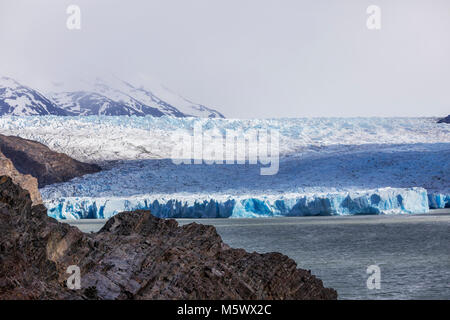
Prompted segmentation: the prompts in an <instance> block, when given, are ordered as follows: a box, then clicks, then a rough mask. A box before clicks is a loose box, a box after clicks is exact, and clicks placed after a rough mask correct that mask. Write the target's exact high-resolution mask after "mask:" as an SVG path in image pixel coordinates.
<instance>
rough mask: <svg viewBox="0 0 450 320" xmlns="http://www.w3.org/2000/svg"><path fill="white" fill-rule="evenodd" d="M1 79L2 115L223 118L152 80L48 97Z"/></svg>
mask: <svg viewBox="0 0 450 320" xmlns="http://www.w3.org/2000/svg"><path fill="white" fill-rule="evenodd" d="M1 79H2V80H1V81H0V108H1V109H0V115H5V114H9V115H49V114H52V115H72V116H77V115H81V116H89V115H108V116H122V115H127V116H146V115H151V116H154V117H161V116H164V115H168V116H173V117H202V118H224V116H223V115H222V114H221V113H219V112H218V111H215V110H213V109H210V108H207V107H205V106H203V105H200V104H196V103H193V102H191V101H189V100H187V99H185V98H183V97H181V96H179V95H177V94H175V93H173V92H171V91H169V90H168V89H166V88H164V87H163V86H161V85H159V84H158V83H157V82H156V81H150V80H148V79H149V78H146V79H147V80H146V82H145V83H144V84H142V83H140V84H139V85H132V84H131V83H130V82H127V81H124V80H121V79H119V78H116V77H114V76H107V77H102V78H95V79H91V78H87V79H82V80H77V81H72V82H71V83H70V84H67V83H57V84H53V85H52V86H51V87H50V88H48V87H47V88H46V89H45V91H46V94H45V96H44V95H43V94H41V93H39V92H38V91H36V90H34V89H31V88H29V87H26V86H23V85H21V84H19V83H18V82H16V81H15V80H12V79H10V78H1ZM136 83H139V82H136ZM40 91H41V92H43V90H40ZM47 97H48V98H47Z"/></svg>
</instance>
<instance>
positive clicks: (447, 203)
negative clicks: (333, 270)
mask: <svg viewBox="0 0 450 320" xmlns="http://www.w3.org/2000/svg"><path fill="white" fill-rule="evenodd" d="M428 202H429V204H430V209H443V208H450V194H441V193H429V194H428Z"/></svg>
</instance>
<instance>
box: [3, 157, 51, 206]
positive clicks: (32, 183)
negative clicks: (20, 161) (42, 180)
mask: <svg viewBox="0 0 450 320" xmlns="http://www.w3.org/2000/svg"><path fill="white" fill-rule="evenodd" d="M3 175H6V176H9V177H11V178H12V180H13V181H14V183H16V184H18V185H20V186H21V187H22V188H23V189H25V190H27V191H28V192H29V193H30V197H31V200H32V201H33V204H34V205H37V204H41V203H42V199H41V194H40V193H39V190H38V181H37V179H36V178H34V177H32V176H31V175H29V174H26V175H24V174H21V173H20V172H18V171H17V170H16V168H15V167H14V165H13V164H12V162H11V160H9V159H8V158H6V157H5V156H4V155H3V154H2V153H1V151H0V176H3Z"/></svg>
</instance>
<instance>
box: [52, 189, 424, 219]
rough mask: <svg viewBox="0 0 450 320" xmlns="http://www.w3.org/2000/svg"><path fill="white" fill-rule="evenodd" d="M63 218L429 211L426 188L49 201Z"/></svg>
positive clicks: (58, 216) (227, 216)
mask: <svg viewBox="0 0 450 320" xmlns="http://www.w3.org/2000/svg"><path fill="white" fill-rule="evenodd" d="M45 204H46V206H47V208H48V209H49V211H48V212H49V215H50V216H52V217H54V218H59V219H86V218H91V219H101V218H109V217H111V216H113V215H115V214H117V213H119V212H122V211H132V210H138V209H148V210H151V211H152V213H153V215H155V216H157V217H163V218H255V217H272V216H291V217H293V216H313V215H354V214H404V213H426V212H428V211H429V205H428V196H427V191H426V190H425V189H423V188H409V189H402V188H383V189H376V190H371V191H360V192H350V193H349V192H342V193H335V194H320V195H286V196H284V197H275V196H261V197H242V198H229V197H223V196H218V197H216V198H214V197H211V198H208V199H207V198H204V199H201V197H198V196H194V195H192V196H190V197H180V198H176V197H174V198H164V197H155V196H154V195H148V196H141V197H133V198H127V199H125V198H73V197H67V198H60V199H53V200H47V201H45Z"/></svg>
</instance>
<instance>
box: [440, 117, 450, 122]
mask: <svg viewBox="0 0 450 320" xmlns="http://www.w3.org/2000/svg"><path fill="white" fill-rule="evenodd" d="M438 123H450V115H448V116H446V117H445V118H442V119H440V120H439V121H438Z"/></svg>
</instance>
